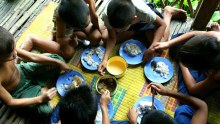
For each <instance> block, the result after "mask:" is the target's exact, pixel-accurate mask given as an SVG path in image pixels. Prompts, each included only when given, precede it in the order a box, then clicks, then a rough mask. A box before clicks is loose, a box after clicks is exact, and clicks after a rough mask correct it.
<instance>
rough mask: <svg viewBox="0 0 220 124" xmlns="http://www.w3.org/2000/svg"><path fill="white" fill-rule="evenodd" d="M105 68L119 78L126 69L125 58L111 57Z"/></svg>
mask: <svg viewBox="0 0 220 124" xmlns="http://www.w3.org/2000/svg"><path fill="white" fill-rule="evenodd" d="M106 69H107V71H108V73H109V74H111V75H113V76H115V77H116V78H121V77H123V76H124V74H125V73H126V71H127V63H126V60H125V59H124V58H122V57H120V56H114V57H111V58H110V59H109V60H108V62H107V66H106Z"/></svg>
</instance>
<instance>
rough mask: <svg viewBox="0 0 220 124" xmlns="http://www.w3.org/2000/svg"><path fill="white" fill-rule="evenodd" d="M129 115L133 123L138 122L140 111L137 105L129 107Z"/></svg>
mask: <svg viewBox="0 0 220 124" xmlns="http://www.w3.org/2000/svg"><path fill="white" fill-rule="evenodd" d="M127 116H128V119H129V121H130V123H131V124H137V117H138V111H137V109H136V108H135V107H131V108H130V109H129V111H128V115H127Z"/></svg>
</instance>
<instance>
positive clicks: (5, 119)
mask: <svg viewBox="0 0 220 124" xmlns="http://www.w3.org/2000/svg"><path fill="white" fill-rule="evenodd" d="M10 114H11V110H10V109H9V108H7V110H6V112H5V113H4V115H3V116H2V117H1V119H0V124H3V123H5V122H6V121H7V117H8V116H9V115H10Z"/></svg>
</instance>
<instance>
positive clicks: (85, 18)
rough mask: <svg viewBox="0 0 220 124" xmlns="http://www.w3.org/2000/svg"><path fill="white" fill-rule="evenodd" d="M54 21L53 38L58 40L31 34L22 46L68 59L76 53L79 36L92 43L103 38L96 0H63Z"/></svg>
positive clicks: (55, 13) (97, 42)
mask: <svg viewBox="0 0 220 124" xmlns="http://www.w3.org/2000/svg"><path fill="white" fill-rule="evenodd" d="M87 3H88V4H89V7H88V6H87ZM90 18H91V19H90ZM53 21H54V29H53V39H52V40H53V41H56V42H53V41H50V40H45V39H42V38H39V37H36V36H31V35H30V36H29V38H28V39H27V41H26V42H25V43H24V44H23V45H22V48H23V49H25V50H27V51H30V50H31V49H32V48H33V47H38V48H40V49H43V50H45V51H47V52H49V53H54V54H59V55H60V56H62V57H64V58H65V59H67V60H68V59H70V58H72V56H73V55H74V52H75V47H76V46H77V45H78V40H77V38H79V39H81V40H89V41H90V44H91V45H97V44H99V42H100V41H101V39H102V35H101V31H104V30H103V28H104V27H103V26H102V27H99V24H98V16H97V15H96V12H95V3H94V0H85V1H84V0H62V1H61V3H60V5H59V6H58V7H57V8H56V10H55V12H54V19H53ZM91 22H92V23H91ZM106 31H107V30H106Z"/></svg>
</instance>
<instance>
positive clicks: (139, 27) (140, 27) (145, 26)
mask: <svg viewBox="0 0 220 124" xmlns="http://www.w3.org/2000/svg"><path fill="white" fill-rule="evenodd" d="M146 4H147V5H148V6H149V7H150V8H151V10H152V11H154V12H155V13H156V14H157V15H158V16H159V17H161V18H163V16H162V14H161V13H160V12H159V11H158V10H157V9H156V7H155V5H154V3H146ZM155 29H156V26H155V25H154V24H150V23H146V22H137V23H135V24H133V25H132V26H131V27H130V28H129V29H128V30H129V31H132V30H134V31H147V30H155Z"/></svg>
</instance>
